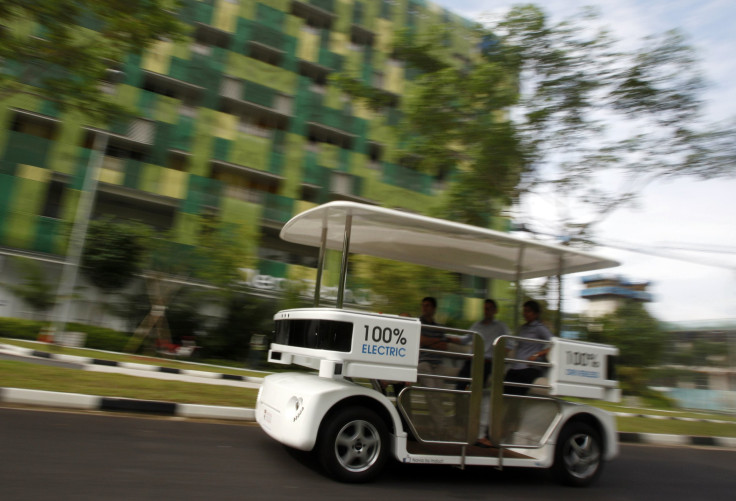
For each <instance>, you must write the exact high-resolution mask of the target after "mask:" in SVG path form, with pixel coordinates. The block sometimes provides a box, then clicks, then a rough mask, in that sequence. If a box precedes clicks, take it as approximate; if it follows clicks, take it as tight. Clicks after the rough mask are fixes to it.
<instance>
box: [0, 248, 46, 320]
mask: <svg viewBox="0 0 736 501" xmlns="http://www.w3.org/2000/svg"><path fill="white" fill-rule="evenodd" d="M12 259H13V262H14V263H15V264H16V265H17V269H18V270H19V271H20V273H21V275H22V277H21V278H22V282H21V283H19V284H14V283H0V285H2V286H3V287H5V288H6V289H8V290H9V291H10V292H12V293H13V294H15V295H16V296H18V297H19V298H20V299H21V300H23V302H25V303H26V304H28V305H29V306H30V307H31V308H33V310H34V311H35V312H36V313H40V314H41V315H42V316H43V317H45V316H46V315H47V314H48V311H49V310H50V309H51V308H52V307H53V306H54V305H55V304H56V294H55V293H56V291H55V289H54V286H53V284H51V283H49V282H48V280H47V279H46V270H45V269H44V266H43V265H42V264H41V263H39V262H38V261H35V260H31V259H26V258H12Z"/></svg>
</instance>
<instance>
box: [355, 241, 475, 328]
mask: <svg viewBox="0 0 736 501" xmlns="http://www.w3.org/2000/svg"><path fill="white" fill-rule="evenodd" d="M351 266H352V270H353V282H354V284H356V285H359V286H360V287H365V288H368V289H370V290H371V292H372V293H373V294H374V296H373V297H374V300H375V302H374V304H373V306H372V307H371V308H373V309H374V310H376V311H381V312H383V313H392V314H394V315H399V314H405V313H406V314H409V315H410V316H418V315H419V307H420V303H421V300H422V298H423V297H426V296H435V297H437V298H438V300H441V298H442V296H445V295H448V294H454V293H458V292H460V286H459V284H458V282H457V277H456V276H455V275H453V274H452V273H450V272H447V271H442V270H437V269H434V268H427V267H425V266H419V265H413V264H408V263H402V262H399V261H393V260H390V259H380V258H375V257H371V256H362V255H356V256H353V257H352V258H351ZM378 269H380V270H381V272H380V273H376V270H378ZM439 310H442V304H440V305H439Z"/></svg>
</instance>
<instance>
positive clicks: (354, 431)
mask: <svg viewBox="0 0 736 501" xmlns="http://www.w3.org/2000/svg"><path fill="white" fill-rule="evenodd" d="M380 452H381V437H380V435H379V434H378V430H377V429H376V427H375V426H373V424H372V423H371V422H369V421H364V420H362V419H356V420H355V421H350V422H348V423H346V424H345V426H343V427H342V428H340V431H339V432H338V433H337V436H336V437H335V457H336V458H337V461H338V462H339V463H340V465H341V466H342V467H343V468H345V469H346V470H349V471H351V472H355V473H358V472H361V471H365V470H367V469H368V468H370V467H371V466H372V465H373V464H374V463H375V462H376V460H377V459H378V455H379V453H380Z"/></svg>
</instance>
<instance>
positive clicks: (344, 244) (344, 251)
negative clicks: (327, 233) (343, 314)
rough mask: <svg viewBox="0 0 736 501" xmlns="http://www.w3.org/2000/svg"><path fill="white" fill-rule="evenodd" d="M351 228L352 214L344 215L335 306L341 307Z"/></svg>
mask: <svg viewBox="0 0 736 501" xmlns="http://www.w3.org/2000/svg"><path fill="white" fill-rule="evenodd" d="M352 229H353V215H352V214H349V213H348V214H346V215H345V236H344V237H343V240H342V264H341V265H340V283H339V285H338V287H337V307H338V308H342V303H343V299H344V298H345V285H346V284H347V281H348V257H349V256H350V233H351V232H352Z"/></svg>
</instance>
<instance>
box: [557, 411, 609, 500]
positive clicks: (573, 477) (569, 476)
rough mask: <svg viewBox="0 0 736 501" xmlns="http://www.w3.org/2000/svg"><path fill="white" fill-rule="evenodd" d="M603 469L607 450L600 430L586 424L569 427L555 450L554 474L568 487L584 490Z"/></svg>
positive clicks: (561, 434) (564, 430) (559, 439)
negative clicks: (603, 446) (604, 451)
mask: <svg viewBox="0 0 736 501" xmlns="http://www.w3.org/2000/svg"><path fill="white" fill-rule="evenodd" d="M602 469H603V449H602V447H601V438H600V434H599V433H598V431H597V430H595V429H594V428H593V427H592V426H590V425H588V424H586V423H568V424H567V425H565V427H564V428H563V429H562V432H561V433H560V436H559V438H558V440H557V446H556V447H555V462H554V465H553V466H552V472H553V473H554V475H555V477H557V479H558V480H559V481H560V482H561V483H563V484H565V485H572V486H576V487H583V486H586V485H589V484H590V483H591V482H593V481H594V480H595V479H596V478H597V477H598V475H599V474H600V472H601V470H602Z"/></svg>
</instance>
